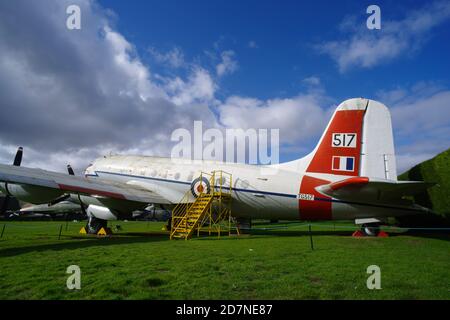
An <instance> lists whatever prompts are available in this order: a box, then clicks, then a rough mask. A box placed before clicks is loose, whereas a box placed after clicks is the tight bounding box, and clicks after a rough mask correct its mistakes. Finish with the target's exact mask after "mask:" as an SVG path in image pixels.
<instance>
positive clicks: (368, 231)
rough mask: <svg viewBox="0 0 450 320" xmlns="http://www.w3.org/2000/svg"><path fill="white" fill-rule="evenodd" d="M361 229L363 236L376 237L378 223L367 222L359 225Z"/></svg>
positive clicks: (378, 231)
mask: <svg viewBox="0 0 450 320" xmlns="http://www.w3.org/2000/svg"><path fill="white" fill-rule="evenodd" d="M361 231H362V232H363V233H364V235H365V236H369V237H376V236H378V234H379V233H380V224H378V223H367V224H363V225H362V226H361Z"/></svg>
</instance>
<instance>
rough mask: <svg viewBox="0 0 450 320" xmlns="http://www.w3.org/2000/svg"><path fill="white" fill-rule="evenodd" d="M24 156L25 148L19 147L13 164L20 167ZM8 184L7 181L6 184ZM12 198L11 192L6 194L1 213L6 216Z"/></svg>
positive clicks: (0, 209)
mask: <svg viewBox="0 0 450 320" xmlns="http://www.w3.org/2000/svg"><path fill="white" fill-rule="evenodd" d="M22 156H23V148H22V147H19V148H18V149H17V152H16V156H15V157H14V161H13V166H16V167H20V164H21V163H22ZM6 185H7V184H6V183H5V186H6ZM10 199H11V196H10V195H9V194H5V198H4V199H3V203H2V207H1V208H0V214H1V215H3V216H5V215H6V210H8V206H9V200H10Z"/></svg>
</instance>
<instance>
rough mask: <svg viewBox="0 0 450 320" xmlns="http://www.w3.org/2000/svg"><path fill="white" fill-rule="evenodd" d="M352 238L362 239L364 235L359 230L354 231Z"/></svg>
mask: <svg viewBox="0 0 450 320" xmlns="http://www.w3.org/2000/svg"><path fill="white" fill-rule="evenodd" d="M352 237H354V238H361V237H364V233H363V232H362V231H361V230H356V231H355V232H353V234H352Z"/></svg>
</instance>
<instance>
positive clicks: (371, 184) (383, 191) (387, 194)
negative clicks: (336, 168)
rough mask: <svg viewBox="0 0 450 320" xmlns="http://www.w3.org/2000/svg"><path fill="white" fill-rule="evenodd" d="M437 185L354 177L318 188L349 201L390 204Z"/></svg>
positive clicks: (329, 194) (333, 196)
mask: <svg viewBox="0 0 450 320" xmlns="http://www.w3.org/2000/svg"><path fill="white" fill-rule="evenodd" d="M433 185H435V183H427V182H422V181H395V180H381V179H369V178H367V177H352V178H348V179H344V180H341V181H337V182H333V183H330V184H325V185H321V186H318V187H316V190H317V191H318V192H320V193H322V194H324V195H326V196H329V197H332V198H336V199H340V200H347V201H360V200H362V201H377V202H389V201H396V200H402V198H403V197H404V196H412V195H415V194H418V193H421V192H424V191H426V189H427V188H430V187H432V186H433Z"/></svg>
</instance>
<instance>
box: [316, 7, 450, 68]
mask: <svg viewBox="0 0 450 320" xmlns="http://www.w3.org/2000/svg"><path fill="white" fill-rule="evenodd" d="M382 13H383V11H382ZM449 18H450V2H442V1H437V2H434V3H432V4H428V5H425V6H424V7H423V8H421V9H420V10H414V11H409V12H406V17H405V18H404V19H402V20H398V21H393V20H390V21H389V20H384V19H383V16H382V25H381V30H368V29H367V28H366V25H365V21H361V22H360V27H359V28H356V27H354V25H353V23H347V22H346V21H347V20H348V21H353V22H354V19H352V18H348V17H347V18H346V20H344V22H343V23H341V27H340V29H341V30H346V31H348V32H350V35H349V36H350V37H349V38H347V39H342V40H335V41H329V42H324V43H321V44H319V45H316V46H315V47H316V49H317V50H318V51H319V52H321V53H324V54H327V55H329V56H330V57H331V58H332V59H333V60H335V61H336V63H337V64H338V66H339V70H340V71H341V72H345V71H347V70H348V69H350V68H351V67H362V68H371V67H374V66H376V65H379V64H382V63H386V62H388V61H390V60H393V59H394V58H397V57H399V56H400V55H401V54H411V53H413V52H415V51H417V50H419V49H420V48H421V47H422V46H423V44H424V43H425V42H426V40H427V39H428V37H429V36H430V35H431V34H430V31H431V30H432V29H433V28H434V27H436V26H438V25H439V24H441V23H443V22H444V21H446V20H448V19H449ZM350 25H352V27H350Z"/></svg>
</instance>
